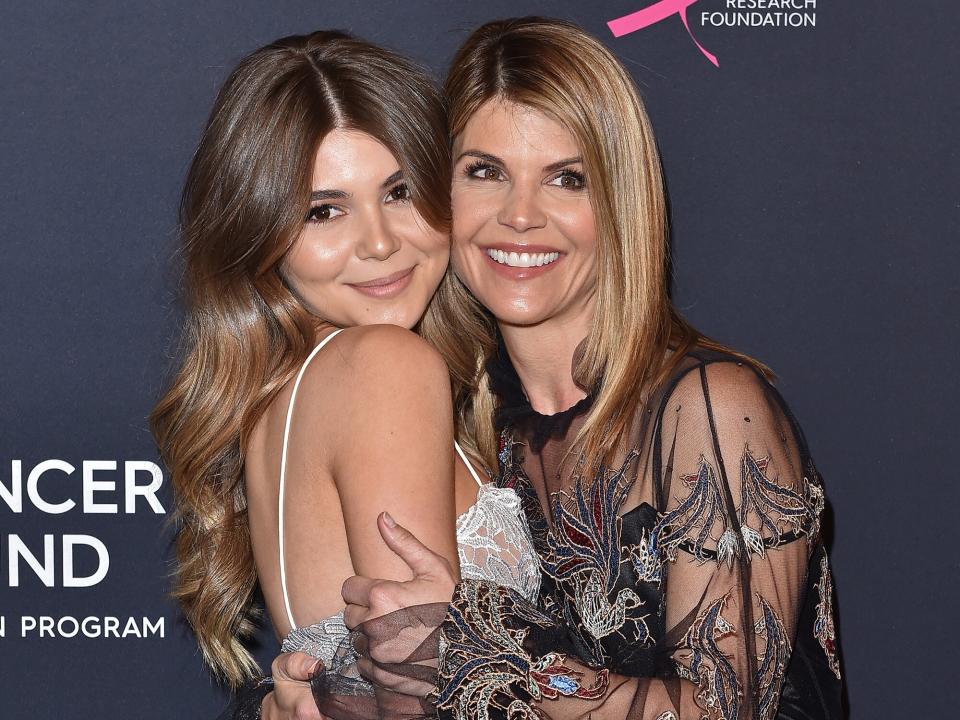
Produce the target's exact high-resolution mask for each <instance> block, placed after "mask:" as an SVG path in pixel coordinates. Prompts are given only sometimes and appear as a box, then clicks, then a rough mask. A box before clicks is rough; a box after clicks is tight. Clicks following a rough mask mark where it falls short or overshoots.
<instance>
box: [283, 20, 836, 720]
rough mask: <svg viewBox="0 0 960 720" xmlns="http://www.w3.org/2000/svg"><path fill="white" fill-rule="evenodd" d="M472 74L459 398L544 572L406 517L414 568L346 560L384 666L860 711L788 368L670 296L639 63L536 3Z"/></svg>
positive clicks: (500, 704) (500, 687)
mask: <svg viewBox="0 0 960 720" xmlns="http://www.w3.org/2000/svg"><path fill="white" fill-rule="evenodd" d="M446 91H447V95H448V100H449V103H450V113H451V117H450V126H451V136H452V138H453V161H454V177H453V183H452V188H453V189H452V207H453V232H452V237H453V253H452V255H453V259H452V262H453V267H454V269H455V271H456V274H457V276H458V277H459V279H460V280H461V281H462V284H463V288H462V289H461V292H460V294H459V295H457V296H454V297H452V298H447V299H448V300H450V299H452V301H453V302H455V303H456V305H455V310H456V312H458V313H460V314H461V315H462V316H463V317H464V318H466V319H465V320H464V321H462V322H461V323H460V326H459V327H460V328H469V330H470V332H469V333H466V332H464V331H463V330H462V329H461V330H460V331H459V333H458V337H459V339H460V345H459V347H460V348H461V352H460V353H459V354H456V355H452V356H448V357H447V360H448V362H449V363H451V367H452V371H453V372H452V376H453V377H454V378H458V377H465V376H466V377H469V382H465V383H463V385H462V386H461V387H455V388H454V390H455V393H456V394H457V397H458V404H457V406H456V412H457V416H458V421H459V422H460V423H461V424H462V425H464V426H467V427H469V432H467V433H465V436H470V437H472V438H474V439H475V441H476V446H475V449H476V451H477V453H478V454H479V455H480V456H482V457H487V458H491V462H494V460H493V459H492V458H493V456H494V455H496V456H497V457H496V462H497V467H498V471H497V473H496V483H497V484H498V486H500V487H504V488H511V489H514V490H516V491H517V493H518V494H519V495H520V497H521V499H522V501H523V503H524V509H525V513H526V517H527V521H528V524H529V526H530V529H531V531H532V533H533V537H534V544H535V547H536V549H537V553H538V556H539V558H540V563H541V567H542V569H543V580H542V586H541V593H540V596H539V598H538V600H537V602H534V603H531V602H529V601H528V600H526V599H524V598H522V597H521V596H519V595H518V594H516V593H514V592H513V591H511V590H510V589H509V588H503V587H498V586H496V585H495V584H492V583H490V582H486V581H482V580H481V581H469V580H467V581H463V582H459V583H457V582H456V578H455V577H454V576H453V575H452V574H450V573H446V574H445V573H444V570H443V564H442V562H441V560H440V558H439V557H438V556H437V555H435V554H433V553H432V552H431V551H430V550H429V549H428V548H429V543H421V542H419V541H418V539H417V538H416V537H415V535H416V533H415V532H414V533H411V532H409V530H408V529H405V528H403V527H402V526H401V525H397V524H396V523H393V522H391V521H390V520H389V519H388V518H386V517H381V518H380V520H379V525H380V530H381V533H382V534H383V536H384V539H385V541H386V542H387V543H388V544H389V545H390V546H391V548H393V549H394V550H395V552H397V553H398V555H399V556H400V557H403V558H404V559H405V560H406V561H407V562H408V565H409V566H410V568H411V571H412V572H413V573H414V579H413V580H412V581H409V582H404V583H398V582H395V581H390V580H384V579H378V578H375V577H370V576H363V575H362V574H360V575H358V576H357V577H353V578H350V579H348V580H347V581H346V583H345V584H344V587H343V596H344V600H345V601H346V602H347V603H348V604H347V609H346V612H345V619H346V622H347V625H348V626H350V627H354V626H355V627H358V628H359V630H360V632H361V633H362V634H363V636H364V637H365V639H366V645H365V649H366V652H365V656H364V657H363V658H362V659H361V661H360V663H359V669H360V671H361V672H362V673H363V674H364V675H365V676H366V677H368V678H369V679H371V680H372V681H373V682H375V683H377V684H379V685H381V686H383V687H385V688H394V689H398V690H400V691H403V692H424V693H425V694H426V696H427V697H428V698H429V699H430V700H431V701H432V702H433V703H434V706H435V707H436V709H437V711H438V713H439V715H440V717H444V718H445V717H451V718H458V719H465V718H488V717H489V718H508V717H509V718H516V717H530V718H532V717H537V718H574V717H578V718H579V717H594V718H598V717H603V718H645V719H646V718H649V719H650V720H654V719H656V720H677V719H684V720H686V719H689V718H705V717H709V718H722V719H723V720H734V719H742V718H773V717H780V718H799V717H803V718H811V717H817V718H820V717H830V718H834V717H840V716H841V715H842V708H841V701H840V692H841V683H840V666H839V657H838V648H837V644H836V637H835V632H834V621H833V602H832V582H831V577H830V571H829V567H828V562H827V556H826V554H825V551H824V546H823V543H822V540H821V538H820V532H819V530H820V520H821V514H822V512H823V509H824V494H823V488H822V484H821V480H820V476H819V474H818V473H817V471H816V468H815V467H814V465H813V462H812V460H811V457H810V454H809V452H808V450H807V446H806V444H805V442H804V439H803V435H802V433H801V431H800V428H799V426H798V425H797V423H796V421H795V419H794V417H793V416H792V414H791V413H790V411H789V410H788V408H787V406H786V405H785V403H784V402H783V400H782V398H781V397H780V395H779V394H778V393H777V391H776V390H775V389H774V388H773V387H772V385H771V384H770V381H769V373H768V371H767V370H766V369H765V368H764V367H763V366H762V365H760V364H758V363H756V362H755V361H753V360H751V359H750V358H747V357H744V356H742V355H739V354H737V353H734V352H731V351H729V350H726V349H724V348H723V347H721V346H719V345H717V344H716V343H714V342H711V341H709V340H707V339H706V338H704V337H703V336H701V335H700V334H699V333H697V332H696V331H695V330H693V329H692V328H691V327H690V326H689V325H687V324H686V323H685V322H683V321H682V320H681V319H680V318H679V316H678V315H677V313H676V312H675V311H674V309H673V308H672V306H671V304H670V301H669V299H668V296H667V292H666V285H667V283H666V274H665V273H666V260H667V257H666V252H667V250H666V247H667V246H666V227H665V225H666V222H665V208H664V205H665V204H664V193H663V188H662V184H661V172H660V167H659V163H658V158H657V153H656V147H655V142H654V138H653V135H652V133H651V130H650V124H649V121H648V119H647V116H646V114H645V112H644V109H643V106H642V103H641V101H640V99H639V97H638V94H637V91H636V89H635V87H634V85H633V83H632V81H631V80H630V78H629V75H628V74H627V73H626V72H625V70H624V69H623V68H622V66H621V65H620V64H619V63H618V62H617V61H616V60H615V58H613V57H612V55H611V54H610V53H609V52H608V51H607V50H606V49H605V48H604V47H603V46H602V45H601V44H600V43H599V42H598V41H596V40H595V39H593V38H592V37H590V36H589V35H587V34H586V33H584V32H583V31H581V30H580V29H578V28H576V27H574V26H572V25H569V24H567V23H563V22H557V21H547V20H542V19H536V18H527V19H519V20H509V21H500V22H494V23H490V24H488V25H485V26H483V27H481V28H480V29H478V30H477V31H475V32H474V33H473V34H472V35H471V36H470V38H469V39H468V40H467V41H466V43H465V44H464V46H463V47H462V48H461V49H460V51H459V52H458V54H457V55H456V57H455V59H454V61H453V65H452V67H451V70H450V73H449V76H448V79H447V83H446ZM471 371H473V375H470V372H471ZM386 509H389V506H387V508H386ZM451 593H452V598H453V599H452V601H450V600H449V598H450V597H451ZM448 602H449V605H448ZM397 608H406V609H400V610H398V609H397ZM431 609H432V617H433V618H434V620H435V622H436V626H437V628H438V630H439V632H438V633H437V634H436V635H437V637H436V641H435V645H434V646H433V649H434V650H435V651H436V652H434V653H433V654H434V655H435V656H436V657H437V664H438V666H439V667H438V672H437V674H436V676H435V677H433V681H434V683H433V687H432V688H430V689H429V691H424V690H423V688H422V687H417V686H415V685H414V684H413V683H412V682H411V680H412V678H414V677H420V676H418V675H417V670H418V669H419V666H418V665H417V664H415V663H412V662H407V663H406V664H404V661H407V660H408V659H410V658H417V659H418V662H419V663H420V664H421V665H422V663H423V662H424V658H425V657H427V656H428V655H429V654H430V652H429V650H430V646H429V641H428V642H426V643H423V644H421V645H420V646H419V647H416V648H415V647H414V646H413V645H412V644H410V645H407V646H403V645H402V644H398V643H397V642H396V641H395V637H396V632H397V628H398V627H401V626H403V625H404V623H405V622H406V623H408V624H409V625H410V626H411V627H415V626H416V624H417V623H418V622H422V621H423V619H424V618H426V617H429V616H431ZM296 664H297V658H296V657H295V656H294V657H288V658H281V661H280V663H279V664H278V667H279V669H281V670H285V669H290V668H295V667H296ZM421 680H422V678H421ZM421 685H422V682H421ZM280 689H281V690H282V691H283V692H281V693H277V695H278V700H279V706H281V707H292V706H294V705H295V703H296V702H297V693H296V689H295V687H294V686H292V685H284V686H282V687H281V688H280ZM320 709H321V710H323V711H324V712H325V713H327V714H328V715H330V716H331V717H342V716H344V715H347V716H348V715H349V714H348V713H346V714H345V713H342V712H340V711H341V710H342V708H340V707H338V706H337V705H336V703H335V698H328V697H323V696H322V697H321V702H320ZM314 712H315V711H314Z"/></svg>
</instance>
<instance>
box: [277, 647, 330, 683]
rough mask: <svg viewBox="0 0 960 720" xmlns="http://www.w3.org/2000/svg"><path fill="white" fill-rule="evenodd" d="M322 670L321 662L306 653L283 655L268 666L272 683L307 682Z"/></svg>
mask: <svg viewBox="0 0 960 720" xmlns="http://www.w3.org/2000/svg"><path fill="white" fill-rule="evenodd" d="M322 668H323V660H317V658H315V657H313V656H312V655H307V654H306V653H301V652H293V653H283V654H282V655H277V657H275V658H274V660H273V663H272V664H271V666H270V670H271V673H272V675H273V679H274V681H277V680H293V681H295V682H309V680H310V678H311V677H313V676H314V675H315V674H316V673H317V671H319V670H320V669H322Z"/></svg>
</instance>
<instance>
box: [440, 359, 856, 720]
mask: <svg viewBox="0 0 960 720" xmlns="http://www.w3.org/2000/svg"><path fill="white" fill-rule="evenodd" d="M640 424H641V425H642V424H643V423H640ZM637 437H638V440H639V441H640V442H638V444H639V445H640V450H639V451H638V450H633V451H631V452H629V453H628V454H627V455H626V457H625V459H624V461H623V464H622V465H621V466H620V467H619V468H618V469H616V470H601V471H600V472H598V473H597V475H596V476H595V477H593V478H590V479H589V480H588V479H587V478H584V477H579V476H577V474H576V472H574V473H572V474H571V477H570V478H568V479H565V480H564V479H563V473H562V472H560V473H558V476H559V478H560V479H559V483H560V489H559V490H558V491H554V492H544V491H543V490H541V489H540V487H538V484H537V478H536V477H533V478H532V482H531V485H532V487H533V490H534V491H536V492H537V494H538V496H539V497H541V498H542V497H544V496H545V495H549V496H550V497H552V502H551V505H552V507H550V508H549V509H550V512H549V517H547V518H546V520H547V523H548V525H549V528H548V529H547V530H546V531H545V534H544V536H543V549H544V553H543V556H542V558H541V559H542V561H543V566H544V570H545V571H546V574H547V575H548V576H550V578H551V580H552V581H553V582H554V590H553V593H552V594H551V593H550V592H548V593H547V597H545V598H542V601H541V603H540V607H534V606H533V605H531V604H530V603H528V602H525V601H524V600H523V599H522V598H520V597H518V596H517V595H516V593H513V592H510V591H509V590H505V589H503V588H498V587H496V586H492V585H490V584H488V583H483V582H465V583H461V585H460V586H459V587H458V589H457V593H456V596H455V597H454V599H453V602H452V604H451V606H450V614H449V616H448V619H447V621H446V622H445V624H444V627H443V633H442V639H441V646H440V687H441V689H440V693H439V695H438V697H437V706H438V708H439V710H440V715H441V717H452V718H457V720H466V719H467V718H486V717H503V718H518V717H530V718H533V717H538V718H542V717H547V718H556V719H557V720H559V719H561V718H579V717H592V718H637V719H640V718H643V719H648V718H649V719H650V720H668V719H670V718H674V719H680V718H723V719H724V720H731V719H733V718H772V717H774V716H775V715H776V714H777V711H778V705H779V698H780V691H781V685H782V683H783V682H784V679H785V678H786V676H787V671H788V665H789V663H790V656H791V649H792V645H793V643H794V638H795V637H796V635H797V631H798V628H797V624H798V617H799V616H800V611H801V606H802V605H803V604H804V602H805V600H812V601H817V602H818V606H819V607H820V612H819V614H817V615H816V617H817V618H819V620H820V624H819V627H820V628H821V630H820V636H821V637H820V638H817V639H818V640H821V639H822V641H823V642H822V643H821V644H822V647H821V652H820V661H821V664H822V665H825V666H826V667H828V668H831V667H837V665H836V663H837V658H836V653H835V650H836V649H835V647H834V646H833V641H834V640H833V638H832V637H827V635H832V615H831V610H832V609H831V607H830V603H831V600H830V597H829V594H828V593H826V592H825V591H824V589H823V588H824V587H825V584H826V583H827V582H829V575H828V571H827V569H826V566H825V562H826V561H825V556H824V555H823V553H822V549H821V548H820V547H819V536H818V529H819V519H820V514H821V511H822V509H823V493H822V489H821V486H820V483H819V478H818V477H817V475H816V472H815V470H814V468H813V466H812V464H811V463H810V462H809V459H808V458H807V456H806V449H805V447H804V444H803V440H802V436H801V434H800V432H799V430H798V429H797V428H796V426H795V423H794V422H793V421H792V419H791V417H790V415H789V411H787V410H786V408H785V407H784V406H783V404H782V401H781V400H780V398H779V395H778V394H777V393H776V392H775V391H774V390H773V389H772V388H771V387H770V386H769V384H768V383H767V382H766V381H765V380H764V379H763V378H761V377H760V376H759V375H758V374H757V373H756V372H755V371H754V370H753V369H752V368H748V367H744V366H742V365H738V364H736V363H733V362H723V363H715V364H710V365H706V364H703V365H699V366H698V367H695V368H693V369H691V370H690V371H689V372H687V373H686V374H685V375H684V376H683V377H682V378H680V379H679V380H678V381H677V382H676V384H675V385H674V386H673V387H671V388H670V389H669V392H667V393H666V395H665V396H664V397H663V399H662V402H661V405H660V408H659V412H658V413H657V415H656V416H654V417H653V422H652V423H650V424H649V426H648V427H647V428H646V429H643V430H641V429H639V427H638V436H637ZM531 452H532V453H534V454H537V455H539V456H540V457H539V460H540V462H539V463H538V466H539V468H540V472H542V473H543V474H544V475H543V477H542V478H540V480H541V482H543V484H544V489H545V490H547V491H549V488H550V485H549V483H550V477H549V474H548V473H547V472H545V468H547V467H549V466H550V461H549V458H547V457H546V456H547V455H549V453H550V448H549V443H547V444H546V445H544V446H543V447H542V448H541V449H540V451H539V452H537V451H536V450H534V449H532V448H528V449H527V453H528V457H527V458H526V459H525V464H524V468H527V469H532V467H537V464H534V465H531V460H532V459H534V458H533V457H532V456H531V455H530V453H531ZM654 508H655V509H656V511H657V512H656V513H653V512H651V511H652V510H653V509H654ZM644 518H650V521H649V522H647V523H645V522H644ZM815 551H816V552H815ZM814 555H815V556H816V561H817V564H816V565H815V567H816V570H817V572H816V580H817V583H816V584H815V585H814V593H813V594H814V595H816V594H817V590H818V586H819V595H820V597H819V598H816V597H810V598H808V597H807V592H806V589H807V587H808V580H809V578H808V566H809V564H810V560H811V558H812V556H814ZM828 624H829V625H830V630H831V632H829V633H827V632H825V631H824V628H825V627H826V626H827V625H828ZM814 625H815V626H814V627H808V628H805V629H804V632H806V633H809V634H812V635H813V636H816V635H817V629H816V624H815V623H814ZM807 644H809V642H808V643H807ZM826 694H827V695H829V696H831V697H834V696H836V693H832V692H827V693H826ZM804 702H806V699H805V700H804ZM820 705H821V707H820V708H819V710H817V711H814V712H812V713H811V714H808V715H805V717H833V716H838V715H839V704H838V703H836V702H834V703H833V704H832V705H829V706H828V703H827V701H825V700H823V694H821V698H820Z"/></svg>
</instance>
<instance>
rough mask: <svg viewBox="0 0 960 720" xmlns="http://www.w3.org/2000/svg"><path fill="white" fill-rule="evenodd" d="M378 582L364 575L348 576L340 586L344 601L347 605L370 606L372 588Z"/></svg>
mask: <svg viewBox="0 0 960 720" xmlns="http://www.w3.org/2000/svg"><path fill="white" fill-rule="evenodd" d="M376 582H377V581H376V580H374V579H372V578H366V577H363V576H362V575H354V576H353V577H348V578H347V579H346V580H344V581H343V585H342V586H341V587H340V594H341V595H342V596H343V602H344V603H345V604H347V605H362V606H363V607H370V588H371V587H373V585H374V584H375V583H376Z"/></svg>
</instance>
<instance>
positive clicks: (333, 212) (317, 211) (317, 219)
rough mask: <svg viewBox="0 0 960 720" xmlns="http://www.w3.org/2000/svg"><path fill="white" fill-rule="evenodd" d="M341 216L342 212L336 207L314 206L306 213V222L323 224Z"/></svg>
mask: <svg viewBox="0 0 960 720" xmlns="http://www.w3.org/2000/svg"><path fill="white" fill-rule="evenodd" d="M340 215H343V210H341V209H340V208H338V207H337V206H336V205H314V206H313V207H312V208H310V209H309V210H308V211H307V217H306V218H305V221H306V222H312V223H325V222H329V221H330V220H333V219H334V218H336V217H338V216H340Z"/></svg>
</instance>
